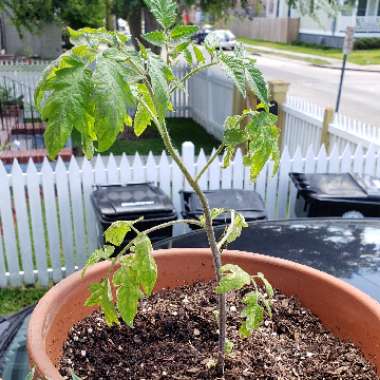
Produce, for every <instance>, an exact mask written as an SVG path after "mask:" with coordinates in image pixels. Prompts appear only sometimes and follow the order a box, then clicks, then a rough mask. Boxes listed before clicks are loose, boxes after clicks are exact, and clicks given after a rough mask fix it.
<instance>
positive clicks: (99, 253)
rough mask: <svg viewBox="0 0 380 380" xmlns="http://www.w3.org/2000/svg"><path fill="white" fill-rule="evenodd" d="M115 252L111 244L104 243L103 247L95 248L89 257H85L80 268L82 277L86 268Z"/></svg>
mask: <svg viewBox="0 0 380 380" xmlns="http://www.w3.org/2000/svg"><path fill="white" fill-rule="evenodd" d="M114 252H115V247H112V246H111V245H105V246H104V247H103V248H99V249H96V250H95V251H94V252H93V253H92V254H91V255H90V257H89V258H88V259H87V261H86V264H85V266H84V267H83V270H82V277H83V276H84V275H85V273H86V271H87V269H88V268H89V267H90V266H91V265H94V264H96V263H98V262H99V261H102V260H108V259H109V258H110V257H111V256H112V254H113V253H114Z"/></svg>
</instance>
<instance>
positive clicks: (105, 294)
mask: <svg viewBox="0 0 380 380" xmlns="http://www.w3.org/2000/svg"><path fill="white" fill-rule="evenodd" d="M90 293H91V294H90V296H89V297H88V298H87V300H86V302H85V306H98V305H99V306H100V307H101V309H102V311H103V313H104V318H105V321H106V323H107V325H109V326H110V325H112V324H114V323H115V324H119V318H118V315H117V312H116V309H115V306H114V304H113V297H112V290H111V284H110V281H109V279H108V278H107V279H104V280H102V281H101V282H99V283H95V284H92V285H90Z"/></svg>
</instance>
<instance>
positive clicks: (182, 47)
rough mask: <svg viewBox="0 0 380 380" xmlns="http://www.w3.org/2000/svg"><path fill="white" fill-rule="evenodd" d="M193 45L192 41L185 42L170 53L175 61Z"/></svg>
mask: <svg viewBox="0 0 380 380" xmlns="http://www.w3.org/2000/svg"><path fill="white" fill-rule="evenodd" d="M190 44H191V41H185V42H182V43H180V44H179V45H177V46H176V47H175V48H174V50H173V51H172V52H171V53H170V55H171V57H172V58H173V59H175V58H177V57H178V56H179V55H180V54H181V53H183V52H184V51H185V50H186V49H187V48H188V47H189V45H190Z"/></svg>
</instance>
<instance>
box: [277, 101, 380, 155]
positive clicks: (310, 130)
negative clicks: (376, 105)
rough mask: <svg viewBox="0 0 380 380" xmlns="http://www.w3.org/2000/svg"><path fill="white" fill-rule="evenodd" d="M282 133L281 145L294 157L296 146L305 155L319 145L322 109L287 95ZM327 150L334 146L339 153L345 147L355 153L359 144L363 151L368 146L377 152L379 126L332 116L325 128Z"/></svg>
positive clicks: (337, 115)
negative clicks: (327, 143)
mask: <svg viewBox="0 0 380 380" xmlns="http://www.w3.org/2000/svg"><path fill="white" fill-rule="evenodd" d="M283 110H284V112H285V130H284V135H283V144H284V145H286V146H287V147H288V149H289V152H290V153H291V154H293V153H294V152H295V151H296V149H297V148H298V147H299V148H300V149H301V152H302V153H303V154H305V153H306V152H307V149H308V148H309V146H310V145H311V146H313V148H314V149H319V147H320V146H321V137H322V127H323V119H324V112H325V110H324V108H323V107H320V106H318V105H315V104H312V103H310V102H307V101H305V100H304V99H302V98H297V97H292V96H288V98H287V101H286V103H285V104H284V105H283ZM328 137H329V142H330V148H333V147H336V148H337V149H338V151H339V152H340V153H342V152H343V151H344V150H345V149H346V147H349V149H351V152H354V151H355V149H356V148H357V147H358V146H359V145H360V146H362V147H363V149H364V150H366V149H368V148H369V146H370V145H372V146H374V147H376V148H377V149H380V126H378V127H376V126H374V125H368V124H365V123H362V122H360V121H358V120H354V119H351V118H349V117H347V116H345V115H341V114H335V115H334V120H333V122H332V123H330V124H329V125H328Z"/></svg>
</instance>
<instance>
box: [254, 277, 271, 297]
mask: <svg viewBox="0 0 380 380" xmlns="http://www.w3.org/2000/svg"><path fill="white" fill-rule="evenodd" d="M257 277H258V278H259V279H260V280H261V281H262V282H263V284H264V287H265V292H266V294H268V297H269V298H273V296H274V292H273V287H272V285H271V284H270V282H269V281H268V280H267V279H266V278H265V276H264V275H263V274H262V273H261V272H258V273H257Z"/></svg>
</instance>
